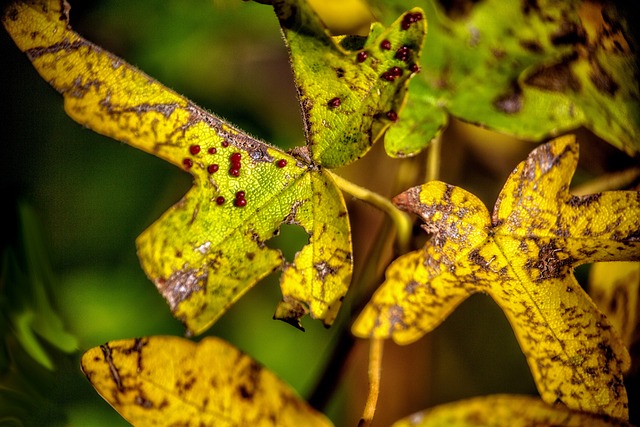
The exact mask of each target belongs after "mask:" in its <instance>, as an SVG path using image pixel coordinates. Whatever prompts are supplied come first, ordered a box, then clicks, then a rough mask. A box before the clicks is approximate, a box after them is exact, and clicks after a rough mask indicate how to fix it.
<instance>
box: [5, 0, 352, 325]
mask: <svg viewBox="0 0 640 427" xmlns="http://www.w3.org/2000/svg"><path fill="white" fill-rule="evenodd" d="M2 21H3V24H4V26H5V28H6V29H7V31H8V32H9V33H10V34H11V36H12V37H13V38H14V41H15V42H16V44H17V45H18V47H19V48H20V49H21V50H22V51H24V52H25V53H26V54H27V55H28V57H29V59H30V60H31V61H32V62H33V65H34V66H35V68H36V69H37V70H38V72H39V73H40V74H41V75H42V77H43V78H44V79H45V80H46V81H47V82H49V83H50V84H51V85H52V86H53V87H54V88H55V89H56V90H58V91H59V92H61V93H62V94H63V96H64V105H65V110H66V112H67V113H68V114H69V116H71V117H72V118H73V119H74V120H76V121H77V122H79V123H81V124H82V125H85V126H87V127H89V128H91V129H93V130H94V131H96V132H99V133H101V134H104V135H107V136H110V137H112V138H114V139H117V140H120V141H123V142H125V143H127V144H129V145H131V146H133V147H136V148H139V149H141V150H143V151H146V152H149V153H151V154H153V155H155V156H157V157H160V158H162V159H164V160H166V161H168V162H170V163H172V164H174V165H176V166H178V167H179V168H181V169H183V170H185V171H187V172H188V173H190V174H191V175H192V176H193V180H194V185H193V187H192V188H191V190H190V191H189V192H188V193H187V194H186V195H185V196H184V197H183V199H182V200H180V201H179V202H178V203H177V204H176V205H174V206H173V207H172V208H171V209H169V210H168V211H167V212H166V213H165V214H164V215H163V216H162V218H160V219H159V220H158V221H156V222H155V223H154V224H153V225H151V226H150V227H149V228H148V229H147V230H146V231H145V232H144V233H143V234H142V235H141V236H140V237H139V238H138V240H137V247H138V256H139V258H140V260H141V264H142V267H143V268H144V270H145V272H146V274H147V276H148V277H149V278H150V279H151V280H152V281H153V282H154V283H155V285H156V286H157V288H158V290H159V291H160V292H161V293H162V295H163V296H164V297H165V299H166V300H167V302H168V303H169V305H170V308H171V310H172V311H173V313H174V315H175V316H176V317H177V318H178V319H180V320H181V321H182V322H184V324H185V325H186V327H187V328H188V329H189V331H190V332H192V333H195V334H199V333H201V332H203V331H204V330H205V329H207V328H208V327H209V326H210V325H211V324H212V323H213V322H215V321H216V320H217V319H218V318H219V317H220V316H221V315H222V314H223V313H224V312H225V311H226V310H227V309H228V308H229V306H230V305H231V304H233V303H234V302H235V301H236V300H237V299H238V298H240V297H241V296H242V295H243V294H244V293H245V292H247V291H248V290H249V289H250V288H251V287H252V286H253V285H254V284H255V283H256V282H257V281H259V280H260V279H262V278H263V277H265V276H266V275H268V274H269V273H271V272H273V271H275V270H277V269H278V268H280V267H283V266H284V263H283V257H282V254H281V253H280V251H278V250H276V249H272V248H269V247H267V246H266V244H265V242H266V241H267V240H268V239H270V238H271V237H273V236H274V234H277V233H278V230H279V227H280V224H282V223H288V224H297V225H300V226H301V227H303V228H304V229H305V230H306V231H307V232H309V234H310V235H311V238H310V241H309V244H308V245H307V246H306V247H305V248H303V250H302V251H301V252H300V254H299V255H298V256H297V257H296V258H295V259H294V261H293V263H292V264H291V265H288V266H286V274H284V275H283V276H282V280H281V282H282V285H281V286H282V289H283V299H284V301H285V303H283V304H284V305H283V306H280V307H279V308H278V317H279V318H283V319H285V320H287V321H290V322H292V323H294V322H297V321H298V318H299V317H301V316H302V315H304V314H307V313H309V314H310V315H311V316H312V317H314V318H317V319H320V320H322V321H323V322H324V323H325V324H326V325H330V324H331V323H332V322H333V320H334V318H335V316H336V314H337V310H338V308H339V306H340V302H341V301H342V298H343V296H344V295H345V294H346V292H347V289H348V287H349V284H350V280H351V271H352V260H351V237H350V229H349V220H348V216H347V213H346V208H345V204H344V199H343V197H342V194H341V193H340V192H339V191H338V189H337V188H336V186H335V184H334V183H333V181H332V179H331V178H330V176H329V175H328V174H327V172H325V171H324V170H323V169H321V168H319V167H317V166H315V165H314V164H312V162H311V160H310V159H309V158H308V157H307V156H306V154H305V153H304V152H303V151H298V154H295V155H292V154H287V153H284V152H282V151H280V150H278V149H277V148H275V147H272V146H270V145H268V144H266V143H264V142H261V141H258V140H256V139H253V138H251V137H249V136H247V135H246V134H244V133H243V132H241V131H240V130H238V129H236V128H234V127H232V126H231V125H229V124H228V123H226V122H224V121H223V120H221V119H220V118H218V117H216V116H215V115H212V114H210V113H208V112H206V111H204V110H203V109H201V108H200V107H198V106H196V105H194V104H193V103H192V102H191V101H189V100H188V99H186V98H184V97H182V96H180V95H178V94H176V93H175V92H173V91H171V90H169V89H167V88H166V87H164V86H163V85H161V84H160V83H158V82H157V81H155V80H153V79H152V78H150V77H149V76H147V75H145V74H144V73H142V72H141V71H140V70H137V69H136V68H134V67H132V66H131V65H129V64H127V63H126V62H124V61H123V60H122V59H120V58H118V57H116V56H114V55H112V54H110V53H109V52H106V51H104V50H102V49H101V48H100V47H98V46H95V45H93V44H91V43H90V42H89V41H87V40H85V39H83V38H82V37H80V36H79V35H78V34H77V33H75V32H73V31H72V30H71V29H70V28H69V25H68V5H67V4H66V3H63V2H60V1H57V0H51V1H46V0H42V1H39V2H32V3H24V2H16V3H14V4H12V5H11V6H9V7H8V8H7V9H6V10H5V14H4V16H3V20H2ZM324 245H331V251H329V250H324V248H325V246H324ZM317 266H328V267H327V268H326V269H320V272H319V273H318V274H310V272H313V271H318V267H317ZM295 272H299V274H296V273H295ZM325 273H326V274H325ZM299 276H304V277H305V280H304V286H305V289H298V287H299V286H302V282H295V283H293V282H291V280H294V281H295V280H298V279H299ZM287 307H288V308H290V310H287V309H286V308H287ZM295 324H297V323H295Z"/></svg>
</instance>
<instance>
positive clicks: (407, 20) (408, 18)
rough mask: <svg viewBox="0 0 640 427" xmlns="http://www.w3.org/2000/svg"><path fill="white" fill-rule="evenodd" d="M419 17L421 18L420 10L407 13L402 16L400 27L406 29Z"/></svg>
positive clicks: (418, 19)
mask: <svg viewBox="0 0 640 427" xmlns="http://www.w3.org/2000/svg"><path fill="white" fill-rule="evenodd" d="M421 19H422V13H420V12H416V13H407V14H406V15H404V17H403V18H402V24H401V27H402V29H403V30H408V29H409V27H411V25H412V24H414V23H415V22H418V21H420V20H421Z"/></svg>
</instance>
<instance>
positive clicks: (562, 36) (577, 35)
mask: <svg viewBox="0 0 640 427" xmlns="http://www.w3.org/2000/svg"><path fill="white" fill-rule="evenodd" d="M550 40H551V43H553V44H554V45H556V46H558V45H563V44H578V43H585V42H586V40H587V36H586V33H585V31H584V28H582V27H581V26H580V25H579V24H578V23H576V22H566V21H565V22H563V23H562V24H561V25H560V28H559V29H558V30H557V31H555V32H554V33H553V34H551V36H550Z"/></svg>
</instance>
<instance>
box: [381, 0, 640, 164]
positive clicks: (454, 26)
mask: <svg viewBox="0 0 640 427" xmlns="http://www.w3.org/2000/svg"><path fill="white" fill-rule="evenodd" d="M373 3H374V4H375V5H377V6H378V13H377V15H379V17H380V19H381V20H382V21H383V22H390V21H391V20H393V19H395V16H397V15H396V13H397V12H398V11H401V10H403V9H404V8H406V7H407V2H405V1H397V0H396V1H393V0H391V1H390V0H384V1H377V0H375V1H373ZM620 4H621V3H620ZM620 4H616V3H614V2H592V1H581V0H572V1H564V2H553V1H546V0H545V1H536V2H516V1H513V2H504V1H500V0H483V1H477V2H472V3H470V2H454V3H450V4H449V5H448V10H446V11H445V10H444V8H442V7H441V6H440V4H439V2H437V1H431V0H416V1H415V2H413V3H412V5H414V6H419V7H422V8H423V9H424V11H425V14H426V18H427V20H428V22H429V35H428V37H427V39H426V42H425V47H424V51H425V54H424V55H423V60H422V63H421V64H420V65H421V67H422V72H421V73H420V75H419V76H418V77H417V78H415V79H413V80H412V82H411V90H410V94H409V99H408V100H407V105H406V108H405V113H404V114H403V115H402V117H401V118H400V120H399V121H398V123H397V124H396V125H394V126H393V127H391V128H390V129H389V132H388V133H387V134H386V136H385V147H386V149H387V152H388V153H389V154H390V155H392V156H398V157H403V156H410V155H414V154H416V153H418V152H419V151H420V150H422V149H423V148H424V147H425V146H426V145H427V144H428V143H429V142H430V141H431V140H432V139H433V138H434V137H435V136H437V135H438V134H439V133H440V131H441V130H442V129H443V127H444V126H446V124H447V120H448V115H449V114H450V115H453V116H455V117H458V118H460V119H462V120H465V121H467V122H470V123H478V124H482V125H483V126H486V127H487V128H490V129H493V130H496V131H499V132H504V133H507V134H510V135H514V136H516V137H519V138H523V139H531V140H533V141H540V140H541V139H543V138H547V137H549V136H554V135H558V134H560V133H562V132H566V131H568V130H572V129H575V128H578V127H580V126H585V127H587V128H589V129H590V130H592V131H593V132H594V133H595V134H597V135H598V136H600V137H601V138H603V139H604V140H606V141H607V142H609V143H611V144H612V145H614V146H616V147H617V148H619V149H621V150H623V151H625V152H626V153H628V154H629V155H635V154H637V153H638V152H639V151H640V144H639V142H638V141H640V138H639V136H640V88H639V87H638V83H637V77H636V76H637V73H638V66H637V58H636V55H637V53H636V52H637V40H634V39H633V32H632V31H631V29H630V25H628V23H627V20H626V17H625V16H624V15H623V14H621V13H620V11H619V10H617V9H616V8H617V7H618V6H619V5H620Z"/></svg>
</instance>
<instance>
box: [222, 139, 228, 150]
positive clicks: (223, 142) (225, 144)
mask: <svg viewBox="0 0 640 427" xmlns="http://www.w3.org/2000/svg"><path fill="white" fill-rule="evenodd" d="M222 146H223V147H225V148H227V147H228V146H229V141H226V140H225V141H222Z"/></svg>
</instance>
